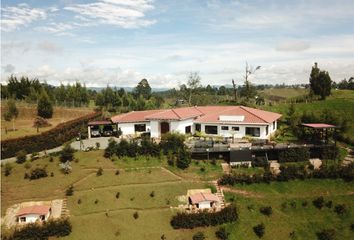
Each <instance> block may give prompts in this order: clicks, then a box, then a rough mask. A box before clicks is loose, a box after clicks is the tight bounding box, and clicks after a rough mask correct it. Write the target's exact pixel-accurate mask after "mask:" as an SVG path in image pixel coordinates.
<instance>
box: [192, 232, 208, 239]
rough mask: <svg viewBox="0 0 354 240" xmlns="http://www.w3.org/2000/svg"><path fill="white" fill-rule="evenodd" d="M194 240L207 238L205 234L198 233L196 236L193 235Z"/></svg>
mask: <svg viewBox="0 0 354 240" xmlns="http://www.w3.org/2000/svg"><path fill="white" fill-rule="evenodd" d="M192 239H193V240H204V239H205V236H204V233H203V232H197V233H196V234H194V235H193V238H192Z"/></svg>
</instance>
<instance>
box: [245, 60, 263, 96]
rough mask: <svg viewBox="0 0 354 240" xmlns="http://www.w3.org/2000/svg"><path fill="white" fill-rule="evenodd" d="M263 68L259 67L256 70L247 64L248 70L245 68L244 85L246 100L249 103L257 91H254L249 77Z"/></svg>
mask: <svg viewBox="0 0 354 240" xmlns="http://www.w3.org/2000/svg"><path fill="white" fill-rule="evenodd" d="M260 68H261V66H257V67H256V68H254V67H253V66H249V65H248V63H247V62H246V68H245V76H244V79H245V83H244V95H245V97H246V100H247V101H248V100H249V99H250V98H251V97H253V96H254V93H255V91H254V90H253V89H252V87H253V86H252V84H251V82H250V81H249V77H250V76H251V75H252V74H254V73H255V72H256V71H257V70H259V69H260Z"/></svg>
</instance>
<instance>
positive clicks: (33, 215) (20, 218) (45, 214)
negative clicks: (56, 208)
mask: <svg viewBox="0 0 354 240" xmlns="http://www.w3.org/2000/svg"><path fill="white" fill-rule="evenodd" d="M50 214H51V208H50V206H46V205H34V206H29V207H23V208H20V210H19V211H18V212H17V214H16V219H17V222H18V223H34V222H37V221H38V222H43V221H47V220H48V218H49V217H50Z"/></svg>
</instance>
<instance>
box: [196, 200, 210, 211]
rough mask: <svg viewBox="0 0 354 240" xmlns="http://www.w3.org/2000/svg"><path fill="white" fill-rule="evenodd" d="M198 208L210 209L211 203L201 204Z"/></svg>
mask: <svg viewBox="0 0 354 240" xmlns="http://www.w3.org/2000/svg"><path fill="white" fill-rule="evenodd" d="M198 208H199V209H205V208H210V202H209V201H204V202H200V203H199V207H198Z"/></svg>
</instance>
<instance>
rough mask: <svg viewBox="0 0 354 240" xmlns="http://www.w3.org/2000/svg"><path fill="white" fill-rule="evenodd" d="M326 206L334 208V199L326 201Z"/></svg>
mask: <svg viewBox="0 0 354 240" xmlns="http://www.w3.org/2000/svg"><path fill="white" fill-rule="evenodd" d="M325 205H326V207H328V208H332V205H333V202H332V201H328V202H326V204H325Z"/></svg>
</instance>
